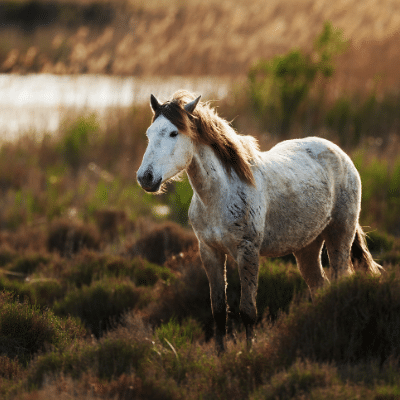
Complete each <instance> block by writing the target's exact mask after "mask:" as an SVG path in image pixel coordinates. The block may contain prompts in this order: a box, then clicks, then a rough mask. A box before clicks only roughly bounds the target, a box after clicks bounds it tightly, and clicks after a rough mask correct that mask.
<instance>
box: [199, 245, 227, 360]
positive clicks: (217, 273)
mask: <svg viewBox="0 0 400 400" xmlns="http://www.w3.org/2000/svg"><path fill="white" fill-rule="evenodd" d="M200 257H201V260H202V262H203V266H204V269H205V271H206V274H207V277H208V282H209V285H210V297H211V309H212V312H213V316H214V321H215V341H216V347H217V352H218V354H220V353H221V352H223V351H225V347H224V337H225V334H226V318H227V301H226V270H225V259H226V256H225V254H224V253H222V252H220V251H217V250H216V249H214V248H212V247H209V246H207V245H206V244H204V243H200Z"/></svg>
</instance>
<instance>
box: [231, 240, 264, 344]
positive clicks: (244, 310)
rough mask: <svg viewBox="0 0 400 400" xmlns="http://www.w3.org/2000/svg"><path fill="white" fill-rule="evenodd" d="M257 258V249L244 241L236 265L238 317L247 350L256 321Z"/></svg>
mask: <svg viewBox="0 0 400 400" xmlns="http://www.w3.org/2000/svg"><path fill="white" fill-rule="evenodd" d="M259 256H260V252H259V249H257V248H256V246H255V245H254V244H253V243H252V242H250V241H244V242H243V243H242V244H241V245H240V246H239V248H238V258H237V264H238V268H239V276H240V285H241V295H240V315H241V317H242V321H243V323H244V326H245V328H246V340H247V349H248V350H250V348H251V344H252V340H253V330H254V325H255V323H256V320H257V307H256V296H257V286H258V271H259Z"/></svg>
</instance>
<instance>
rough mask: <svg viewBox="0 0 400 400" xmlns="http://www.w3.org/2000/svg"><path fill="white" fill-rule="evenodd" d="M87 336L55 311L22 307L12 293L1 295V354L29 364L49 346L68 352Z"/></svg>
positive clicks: (69, 320)
mask: <svg viewBox="0 0 400 400" xmlns="http://www.w3.org/2000/svg"><path fill="white" fill-rule="evenodd" d="M84 334H85V331H84V329H83V328H82V326H81V325H80V324H78V323H77V322H76V321H75V320H72V319H67V320H63V319H60V318H58V317H56V316H55V315H54V314H53V312H52V311H49V310H39V309H38V308H36V307H35V306H32V305H30V304H28V303H27V302H24V303H19V302H18V301H16V300H15V299H13V296H12V294H11V293H8V292H2V293H1V294H0V351H1V353H2V354H5V355H7V356H8V357H10V358H13V357H18V359H19V360H20V361H21V362H23V363H26V362H27V361H29V360H30V359H31V358H32V356H33V355H34V354H35V353H37V352H38V351H40V350H44V349H45V347H46V346H49V345H53V346H55V347H57V348H65V347H66V346H67V345H68V344H70V343H71V342H72V341H73V340H74V339H76V338H80V337H82V336H83V335H84Z"/></svg>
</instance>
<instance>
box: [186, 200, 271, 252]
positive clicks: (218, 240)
mask: <svg viewBox="0 0 400 400" xmlns="http://www.w3.org/2000/svg"><path fill="white" fill-rule="evenodd" d="M241 202H242V200H240V199H239V201H235V200H234V199H233V200H232V201H229V202H226V203H223V204H221V205H220V206H219V207H215V206H214V207H207V206H205V205H204V204H203V203H202V202H201V201H199V200H198V199H196V198H194V199H192V203H191V205H190V208H189V219H190V222H191V224H192V227H193V229H194V231H195V233H196V235H197V237H198V238H199V239H200V240H201V241H203V242H205V243H207V244H209V245H211V246H213V247H218V248H220V249H221V250H223V252H224V253H226V254H230V255H231V256H233V257H234V258H235V254H236V250H237V248H238V246H239V245H240V244H241V243H242V242H243V241H244V240H245V241H251V242H260V240H261V235H262V229H263V226H262V222H261V221H262V220H261V219H260V218H259V217H260V215H259V211H260V207H257V208H254V207H244V206H243V204H241ZM257 217H258V218H257ZM260 223H261V226H258V225H260Z"/></svg>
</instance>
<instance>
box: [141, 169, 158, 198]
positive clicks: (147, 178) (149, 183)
mask: <svg viewBox="0 0 400 400" xmlns="http://www.w3.org/2000/svg"><path fill="white" fill-rule="evenodd" d="M137 180H138V182H139V185H140V186H141V187H142V188H143V189H144V190H145V191H146V192H150V193H154V192H157V191H158V190H159V189H160V186H161V181H162V177H160V178H159V179H157V180H155V178H154V176H153V173H152V172H151V170H147V171H146V172H145V173H144V174H143V175H138V176H137Z"/></svg>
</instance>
